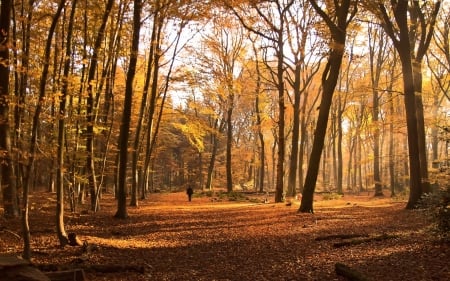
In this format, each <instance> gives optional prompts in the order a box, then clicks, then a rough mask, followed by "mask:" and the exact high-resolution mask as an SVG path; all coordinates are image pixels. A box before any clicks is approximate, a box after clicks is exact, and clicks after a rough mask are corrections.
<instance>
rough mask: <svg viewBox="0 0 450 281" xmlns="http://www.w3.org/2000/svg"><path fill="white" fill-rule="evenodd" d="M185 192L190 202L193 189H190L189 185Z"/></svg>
mask: <svg viewBox="0 0 450 281" xmlns="http://www.w3.org/2000/svg"><path fill="white" fill-rule="evenodd" d="M186 194H187V196H188V200H189V202H191V200H192V194H194V190H193V189H192V187H191V186H188V188H187V189H186Z"/></svg>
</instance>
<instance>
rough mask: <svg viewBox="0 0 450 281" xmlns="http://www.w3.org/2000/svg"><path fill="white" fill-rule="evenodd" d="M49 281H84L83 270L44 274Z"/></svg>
mask: <svg viewBox="0 0 450 281" xmlns="http://www.w3.org/2000/svg"><path fill="white" fill-rule="evenodd" d="M45 275H47V277H48V278H50V280H51V281H86V280H87V279H86V276H85V274H84V270H82V269H74V270H65V271H54V272H46V273H45Z"/></svg>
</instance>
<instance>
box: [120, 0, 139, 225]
mask: <svg viewBox="0 0 450 281" xmlns="http://www.w3.org/2000/svg"><path fill="white" fill-rule="evenodd" d="M141 10H142V3H141V0H134V12H133V37H132V44H131V50H130V64H129V66H128V72H127V78H126V86H125V101H124V107H123V115H122V124H121V126H120V135H119V151H120V152H119V153H120V160H119V183H118V184H119V186H118V196H117V198H118V201H117V212H116V214H115V217H116V218H120V219H125V218H127V217H128V213H127V203H126V184H127V162H128V137H129V130H130V122H131V107H132V102H133V82H134V76H135V74H136V65H137V56H138V51H139V33H140V29H141Z"/></svg>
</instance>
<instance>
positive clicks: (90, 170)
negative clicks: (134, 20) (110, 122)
mask: <svg viewBox="0 0 450 281" xmlns="http://www.w3.org/2000/svg"><path fill="white" fill-rule="evenodd" d="M113 4H114V0H108V2H107V3H106V7H105V12H104V14H103V17H102V21H101V24H100V27H99V29H98V31H97V37H96V39H95V43H94V48H93V50H92V57H91V63H90V66H89V73H88V77H87V82H88V84H87V85H88V86H87V94H88V96H87V101H86V105H87V108H86V119H87V127H86V152H87V157H86V171H87V175H88V182H89V191H90V194H91V210H92V211H94V212H96V211H98V208H99V207H100V206H99V202H98V194H97V193H98V192H99V191H98V186H97V181H96V175H95V151H94V127H95V122H96V121H95V99H94V79H95V74H96V73H97V64H98V53H99V51H100V47H101V44H102V42H103V38H104V36H105V29H106V23H107V21H108V18H109V14H110V13H111V10H112V6H113Z"/></svg>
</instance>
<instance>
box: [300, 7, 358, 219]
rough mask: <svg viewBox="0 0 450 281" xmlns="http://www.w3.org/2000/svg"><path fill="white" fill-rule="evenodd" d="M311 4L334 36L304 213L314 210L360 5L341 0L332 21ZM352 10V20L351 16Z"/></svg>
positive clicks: (301, 210) (306, 189)
mask: <svg viewBox="0 0 450 281" xmlns="http://www.w3.org/2000/svg"><path fill="white" fill-rule="evenodd" d="M310 3H311V4H312V5H313V7H314V9H315V10H316V12H318V13H319V14H320V16H321V17H322V18H323V19H324V21H325V22H326V23H327V26H328V28H329V29H330V31H331V39H332V42H331V46H330V47H331V50H330V55H329V60H328V62H327V64H326V66H325V70H324V72H323V75H322V98H321V102H320V107H319V116H318V118H317V124H316V129H315V133H314V141H313V147H312V151H311V156H310V160H309V164H308V171H307V173H306V178H305V186H304V190H303V196H302V201H301V204H300V208H299V211H300V212H311V213H312V212H313V197H314V190H315V187H316V181H317V175H318V171H319V163H320V158H321V154H322V150H323V146H324V140H325V136H326V130H327V127H328V115H329V113H330V107H331V103H332V100H333V93H334V89H335V87H336V84H337V81H338V78H339V71H340V68H341V64H342V58H343V56H344V47H345V40H346V34H347V32H346V31H347V26H348V24H349V22H350V20H351V19H352V17H353V16H354V14H355V13H356V6H353V5H356V3H355V2H352V1H350V0H344V1H341V4H340V6H338V7H335V8H336V14H335V15H334V16H335V17H336V20H337V23H334V22H333V21H332V19H331V18H330V17H329V16H328V15H327V14H326V13H325V12H324V11H323V10H322V9H321V8H320V7H319V6H318V4H317V2H316V1H314V0H310ZM351 6H353V10H352V11H351V12H350V10H351ZM349 13H350V19H349V18H348V16H349Z"/></svg>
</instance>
